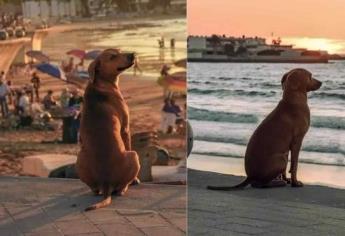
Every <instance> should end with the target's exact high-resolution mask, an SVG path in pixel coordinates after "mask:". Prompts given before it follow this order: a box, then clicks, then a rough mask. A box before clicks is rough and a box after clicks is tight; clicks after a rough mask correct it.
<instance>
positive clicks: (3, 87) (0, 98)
mask: <svg viewBox="0 0 345 236" xmlns="http://www.w3.org/2000/svg"><path fill="white" fill-rule="evenodd" d="M9 93H10V90H9V88H8V86H7V84H6V83H5V81H4V79H1V80H0V106H1V114H2V117H3V118H6V117H7V115H8V104H7V100H6V96H7V95H8V94H9Z"/></svg>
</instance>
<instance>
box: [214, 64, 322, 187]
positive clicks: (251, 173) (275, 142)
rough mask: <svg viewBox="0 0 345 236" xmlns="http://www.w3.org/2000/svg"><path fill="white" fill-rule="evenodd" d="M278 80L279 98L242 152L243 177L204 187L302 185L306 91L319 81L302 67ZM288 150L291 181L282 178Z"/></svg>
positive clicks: (306, 106) (307, 127)
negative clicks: (299, 168) (234, 182)
mask: <svg viewBox="0 0 345 236" xmlns="http://www.w3.org/2000/svg"><path fill="white" fill-rule="evenodd" d="M281 83H282V88H283V91H284V92H283V98H282V100H281V101H280V102H279V104H278V106H277V107H276V108H275V109H274V110H273V111H272V112H271V113H270V114H269V115H268V116H267V117H266V118H265V119H264V120H263V121H262V122H261V124H260V125H259V126H258V127H257V129H256V130H255V132H254V133H253V135H252V137H251V138H250V139H249V143H248V145H247V150H246V153H245V170H246V173H247V178H246V179H245V180H244V181H243V182H242V183H240V184H238V185H236V186H232V187H228V186H208V189H212V190H232V189H239V188H243V187H245V186H247V185H248V184H251V185H252V186H253V187H260V188H261V187H262V188H264V187H278V186H285V185H286V183H288V182H290V181H291V186H292V187H301V186H303V184H302V183H301V182H300V181H298V180H297V164H298V155H299V151H300V149H301V146H302V141H303V138H304V135H305V134H306V133H307V131H308V129H309V125H310V111H309V107H308V103H307V92H309V91H314V90H317V89H319V88H320V87H321V84H322V83H321V82H320V81H318V80H316V79H314V78H313V77H312V74H311V73H310V72H309V71H307V70H305V69H294V70H291V71H289V72H288V73H286V74H285V75H284V76H283V78H282V80H281ZM289 152H291V166H290V173H291V180H290V179H288V178H287V177H286V168H287V164H288V156H289ZM279 177H280V178H279Z"/></svg>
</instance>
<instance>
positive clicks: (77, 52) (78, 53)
mask: <svg viewBox="0 0 345 236" xmlns="http://www.w3.org/2000/svg"><path fill="white" fill-rule="evenodd" d="M66 54H67V55H71V56H75V57H78V58H80V59H83V58H84V57H85V54H86V52H85V50H82V49H72V50H70V51H68V52H67V53H66Z"/></svg>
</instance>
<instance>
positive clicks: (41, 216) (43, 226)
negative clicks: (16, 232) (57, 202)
mask: <svg viewBox="0 0 345 236" xmlns="http://www.w3.org/2000/svg"><path fill="white" fill-rule="evenodd" d="M7 210H8V211H9V212H10V214H11V216H12V218H13V219H14V221H15V224H16V226H17V227H18V228H19V229H20V231H21V232H24V233H29V232H47V231H56V228H55V227H54V225H53V224H51V223H50V221H49V219H48V218H47V216H46V215H45V213H44V212H43V211H42V210H41V209H39V208H36V209H35V208H32V207H28V206H25V207H23V206H11V207H7Z"/></svg>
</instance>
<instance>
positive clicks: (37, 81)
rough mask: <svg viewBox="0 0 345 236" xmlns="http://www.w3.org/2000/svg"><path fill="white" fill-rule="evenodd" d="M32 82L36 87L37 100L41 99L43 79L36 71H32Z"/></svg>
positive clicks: (34, 87)
mask: <svg viewBox="0 0 345 236" xmlns="http://www.w3.org/2000/svg"><path fill="white" fill-rule="evenodd" d="M31 83H32V87H33V89H34V94H35V96H36V101H39V100H40V93H39V89H40V87H41V79H40V77H38V75H37V73H36V72H34V73H32V78H31Z"/></svg>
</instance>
